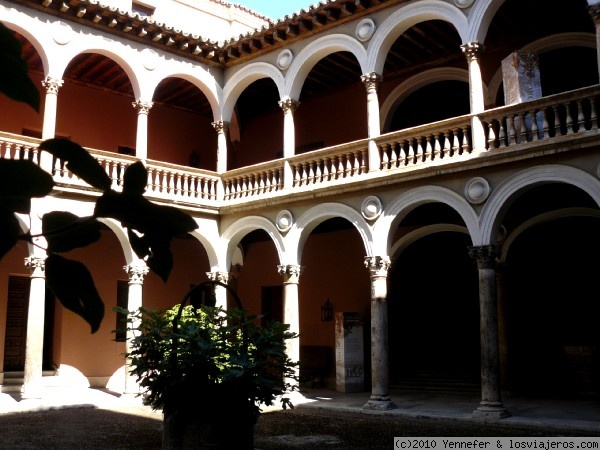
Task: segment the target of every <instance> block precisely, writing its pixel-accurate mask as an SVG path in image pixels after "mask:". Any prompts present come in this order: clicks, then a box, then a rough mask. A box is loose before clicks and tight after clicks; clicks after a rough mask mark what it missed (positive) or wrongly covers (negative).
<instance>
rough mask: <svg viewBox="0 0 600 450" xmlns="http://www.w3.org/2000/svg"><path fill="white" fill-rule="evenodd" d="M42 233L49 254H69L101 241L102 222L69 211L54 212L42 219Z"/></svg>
mask: <svg viewBox="0 0 600 450" xmlns="http://www.w3.org/2000/svg"><path fill="white" fill-rule="evenodd" d="M42 233H43V234H44V237H45V238H46V241H47V242H48V251H49V252H57V253H61V252H68V251H69V250H73V249H74V248H79V247H85V246H87V245H89V244H93V243H94V242H96V241H98V239H100V222H98V221H97V220H96V219H94V218H93V217H79V216H76V215H75V214H72V213H70V212H67V211H52V212H50V213H48V214H44V217H43V218H42Z"/></svg>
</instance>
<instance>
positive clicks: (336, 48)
mask: <svg viewBox="0 0 600 450" xmlns="http://www.w3.org/2000/svg"><path fill="white" fill-rule="evenodd" d="M343 51H347V52H350V53H352V54H353V55H354V57H355V58H356V59H357V60H358V63H359V65H360V68H361V71H362V73H361V74H360V75H362V74H364V73H367V72H368V70H367V68H368V66H367V64H366V59H367V53H366V51H365V48H364V47H363V45H362V44H361V43H360V42H358V41H357V40H356V39H354V38H352V37H350V36H347V35H344V34H331V35H329V36H324V37H322V38H320V39H317V40H315V41H314V42H311V43H310V44H308V45H307V46H306V47H304V48H303V49H302V51H301V52H300V53H299V54H298V56H296V58H294V60H293V61H292V64H291V66H290V68H289V69H288V73H287V75H286V76H285V90H284V95H287V96H288V97H290V98H292V99H295V100H297V99H299V98H300V93H301V92H302V85H303V84H304V81H305V80H306V77H307V76H308V74H309V73H310V71H311V69H312V68H313V67H314V65H315V64H317V63H318V62H319V61H320V60H321V59H323V58H324V57H326V56H327V55H330V54H331V53H335V52H343Z"/></svg>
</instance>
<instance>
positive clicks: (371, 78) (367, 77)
mask: <svg viewBox="0 0 600 450" xmlns="http://www.w3.org/2000/svg"><path fill="white" fill-rule="evenodd" d="M382 80H383V77H382V76H381V75H380V74H378V73H377V72H371V73H365V74H363V75H361V76H360V81H362V82H363V84H364V85H365V87H366V88H367V92H371V91H376V90H377V88H379V85H380V83H381V81H382Z"/></svg>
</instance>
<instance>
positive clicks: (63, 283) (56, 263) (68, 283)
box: [46, 254, 104, 333]
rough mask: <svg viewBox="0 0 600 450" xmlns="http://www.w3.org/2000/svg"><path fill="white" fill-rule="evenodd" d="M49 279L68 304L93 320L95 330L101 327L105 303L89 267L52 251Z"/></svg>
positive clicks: (63, 303)
mask: <svg viewBox="0 0 600 450" xmlns="http://www.w3.org/2000/svg"><path fill="white" fill-rule="evenodd" d="M46 283H47V284H48V287H49V288H50V289H51V290H52V292H54V295H56V298H58V300H59V301H60V302H61V303H62V305H63V306H64V307H65V308H67V309H69V310H71V311H73V312H74V313H75V314H78V315H79V316H81V317H82V318H83V319H84V320H85V321H86V322H87V323H89V324H90V327H91V330H92V333H95V332H96V331H98V328H100V324H101V323H102V319H103V317H104V303H103V302H102V299H101V298H100V295H99V294H98V291H97V290H96V285H95V284H94V280H93V279H92V275H91V274H90V272H89V271H88V269H87V267H85V266H84V265H83V264H82V263H80V262H79V261H73V260H70V259H67V258H64V257H62V256H60V255H57V254H51V255H49V256H48V258H47V259H46Z"/></svg>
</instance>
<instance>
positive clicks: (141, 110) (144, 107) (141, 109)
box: [131, 100, 154, 115]
mask: <svg viewBox="0 0 600 450" xmlns="http://www.w3.org/2000/svg"><path fill="white" fill-rule="evenodd" d="M131 105H132V106H133V107H134V108H135V110H136V111H137V112H138V114H146V115H148V114H149V113H150V108H152V106H153V105H154V103H153V102H147V101H145V100H138V101H135V102H133V103H132V104H131Z"/></svg>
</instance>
